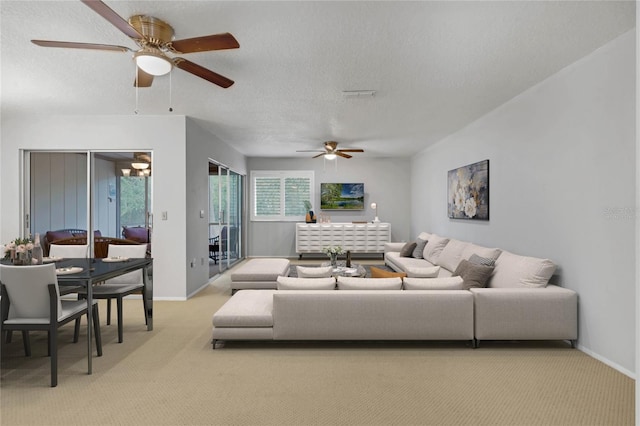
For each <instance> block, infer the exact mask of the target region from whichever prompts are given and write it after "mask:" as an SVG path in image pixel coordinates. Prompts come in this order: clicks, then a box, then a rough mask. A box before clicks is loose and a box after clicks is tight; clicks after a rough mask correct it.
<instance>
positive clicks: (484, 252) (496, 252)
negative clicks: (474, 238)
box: [454, 243, 502, 271]
mask: <svg viewBox="0 0 640 426" xmlns="http://www.w3.org/2000/svg"><path fill="white" fill-rule="evenodd" d="M500 253H502V250H500V249H499V248H488V247H482V246H478V245H476V244H473V243H469V244H467V247H466V248H465V249H464V251H463V252H462V258H463V259H467V260H469V258H470V257H471V255H472V254H477V255H478V256H480V257H486V258H487V259H493V260H496V259H497V258H498V256H500ZM454 271H455V269H454Z"/></svg>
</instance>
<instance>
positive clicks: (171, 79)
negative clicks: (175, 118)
mask: <svg viewBox="0 0 640 426" xmlns="http://www.w3.org/2000/svg"><path fill="white" fill-rule="evenodd" d="M172 76H173V71H169V112H173V107H172V106H171V104H172V101H171V90H172V88H173V83H172V82H173V78H172Z"/></svg>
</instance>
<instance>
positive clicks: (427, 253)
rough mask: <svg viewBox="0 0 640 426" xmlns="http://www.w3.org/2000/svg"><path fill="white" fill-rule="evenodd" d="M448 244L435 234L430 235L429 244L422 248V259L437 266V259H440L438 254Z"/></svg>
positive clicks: (446, 240)
mask: <svg viewBox="0 0 640 426" xmlns="http://www.w3.org/2000/svg"><path fill="white" fill-rule="evenodd" d="M448 242H449V239H448V238H444V237H441V236H439V235H436V234H431V238H430V239H429V242H428V243H427V245H426V246H425V247H424V252H423V253H422V257H423V258H424V259H426V260H428V261H429V262H431V263H432V264H433V265H437V264H438V257H440V253H442V250H444V247H445V246H446V245H447V243H448Z"/></svg>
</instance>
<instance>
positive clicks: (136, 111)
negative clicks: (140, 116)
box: [133, 62, 140, 114]
mask: <svg viewBox="0 0 640 426" xmlns="http://www.w3.org/2000/svg"><path fill="white" fill-rule="evenodd" d="M133 72H134V73H135V75H136V77H135V78H136V108H135V109H134V110H133V113H134V114H137V113H138V90H139V88H140V85H139V84H138V65H136V63H135V62H134V63H133Z"/></svg>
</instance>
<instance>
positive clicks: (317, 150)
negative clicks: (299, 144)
mask: <svg viewBox="0 0 640 426" xmlns="http://www.w3.org/2000/svg"><path fill="white" fill-rule="evenodd" d="M296 152H323V153H324V152H325V151H324V150H322V149H299V150H297V151H296Z"/></svg>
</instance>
